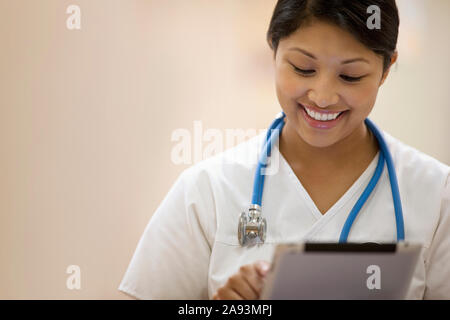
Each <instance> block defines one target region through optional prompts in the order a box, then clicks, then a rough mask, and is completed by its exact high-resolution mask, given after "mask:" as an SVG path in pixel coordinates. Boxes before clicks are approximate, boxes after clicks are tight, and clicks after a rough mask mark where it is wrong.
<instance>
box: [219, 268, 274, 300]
mask: <svg viewBox="0 0 450 320" xmlns="http://www.w3.org/2000/svg"><path fill="white" fill-rule="evenodd" d="M269 268H270V264H269V263H268V262H267V261H257V262H255V263H251V264H246V265H243V266H242V267H240V268H239V271H238V272H237V273H235V274H234V275H232V276H231V277H230V278H228V281H227V282H226V283H225V285H224V286H223V287H220V288H219V289H218V290H217V292H216V293H215V294H214V295H213V297H212V298H213V300H257V299H259V296H260V294H261V290H262V288H263V285H264V279H265V276H266V274H267V272H268V271H269Z"/></svg>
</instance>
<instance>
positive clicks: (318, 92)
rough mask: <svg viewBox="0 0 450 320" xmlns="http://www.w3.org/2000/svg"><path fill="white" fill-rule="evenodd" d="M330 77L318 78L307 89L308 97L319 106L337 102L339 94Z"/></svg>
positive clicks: (322, 106) (323, 106)
mask: <svg viewBox="0 0 450 320" xmlns="http://www.w3.org/2000/svg"><path fill="white" fill-rule="evenodd" d="M332 82H333V81H332V80H331V79H326V78H324V77H322V79H318V80H317V81H316V82H315V83H314V85H313V87H312V88H311V89H310V90H309V91H308V94H307V95H308V99H309V100H310V101H312V102H314V103H315V104H316V106H318V107H319V108H326V107H328V106H330V105H334V104H336V103H338V102H339V95H338V93H337V92H336V88H335V87H334V85H333V83H332Z"/></svg>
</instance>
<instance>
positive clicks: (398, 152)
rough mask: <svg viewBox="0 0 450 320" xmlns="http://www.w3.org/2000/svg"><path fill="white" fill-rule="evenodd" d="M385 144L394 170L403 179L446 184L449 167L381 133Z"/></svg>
mask: <svg viewBox="0 0 450 320" xmlns="http://www.w3.org/2000/svg"><path fill="white" fill-rule="evenodd" d="M383 135H384V137H385V140H386V143H387V145H388V147H389V151H390V152H391V155H392V158H393V161H394V164H395V167H396V170H398V172H399V173H400V174H402V175H405V177H404V178H406V177H408V178H409V179H410V180H416V181H417V182H419V181H427V180H430V181H435V182H436V183H440V184H442V186H443V184H444V183H445V182H446V180H447V178H448V176H449V174H450V167H449V166H448V165H446V164H445V163H443V162H441V161H439V160H437V159H436V158H433V157H432V156H430V155H428V154H426V153H424V152H422V151H420V150H417V149H416V148H414V147H412V146H410V145H407V144H406V143H404V142H402V141H400V140H399V139H397V138H395V137H393V136H392V135H390V134H389V133H387V132H386V131H383Z"/></svg>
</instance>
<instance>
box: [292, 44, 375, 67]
mask: <svg viewBox="0 0 450 320" xmlns="http://www.w3.org/2000/svg"><path fill="white" fill-rule="evenodd" d="M288 51H299V52H301V53H303V54H304V55H305V56H308V57H310V58H311V59H314V60H317V58H316V57H315V56H314V55H313V54H312V53H309V52H308V51H306V50H304V49H301V48H297V47H292V48H290V49H288ZM358 61H361V62H365V63H367V64H370V62H369V61H368V60H366V59H364V58H352V59H347V60H344V61H342V62H341V64H349V63H352V62H358Z"/></svg>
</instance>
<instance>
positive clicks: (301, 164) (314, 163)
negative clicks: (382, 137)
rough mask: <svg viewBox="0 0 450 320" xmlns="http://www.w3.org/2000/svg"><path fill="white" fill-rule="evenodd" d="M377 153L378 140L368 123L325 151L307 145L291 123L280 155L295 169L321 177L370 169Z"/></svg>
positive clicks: (282, 139) (287, 127)
mask: <svg viewBox="0 0 450 320" xmlns="http://www.w3.org/2000/svg"><path fill="white" fill-rule="evenodd" d="M377 151H378V143H377V141H376V138H375V136H374V135H373V134H372V132H371V131H370V130H369V129H368V128H367V126H366V125H365V123H364V122H363V123H362V124H361V126H360V127H359V128H357V129H356V130H354V131H353V132H352V133H351V134H350V135H348V136H347V137H346V138H344V139H342V140H340V141H338V142H336V143H335V144H333V145H331V146H328V147H323V148H321V147H314V146H311V145H309V144H308V143H306V142H305V141H304V140H303V139H302V138H301V137H300V136H299V135H298V133H297V132H296V131H295V130H294V129H293V128H292V127H291V126H290V124H289V121H287V119H286V124H285V126H284V129H283V131H282V134H281V137H280V152H281V153H282V154H283V156H284V157H285V159H286V160H287V161H288V162H289V164H290V165H291V166H292V167H293V168H294V169H297V170H307V171H308V172H309V173H317V174H319V175H322V174H328V173H330V172H333V171H343V170H346V169H349V170H352V167H355V166H360V165H361V166H367V165H368V163H370V162H371V161H372V159H373V158H374V157H375V155H376V154H377Z"/></svg>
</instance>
